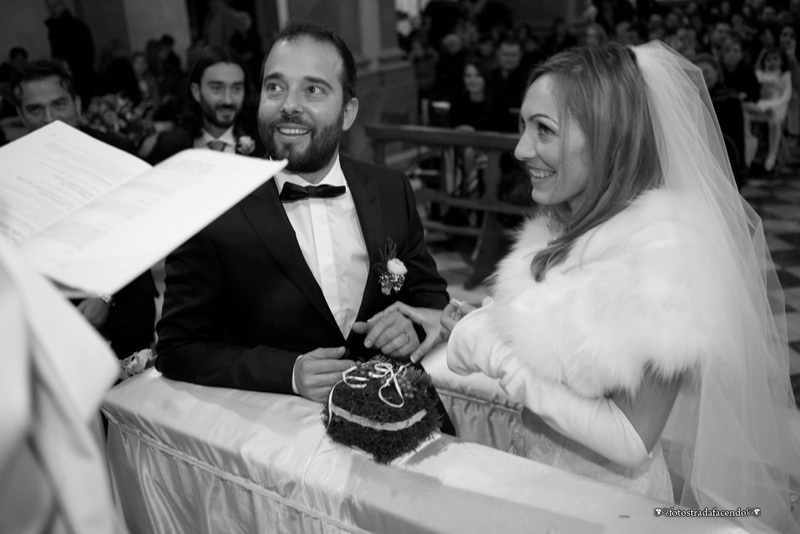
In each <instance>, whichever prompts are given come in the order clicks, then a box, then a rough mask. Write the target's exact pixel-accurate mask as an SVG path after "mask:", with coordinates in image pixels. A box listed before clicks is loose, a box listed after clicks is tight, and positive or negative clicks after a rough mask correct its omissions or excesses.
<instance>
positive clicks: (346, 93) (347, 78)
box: [261, 21, 356, 104]
mask: <svg viewBox="0 0 800 534" xmlns="http://www.w3.org/2000/svg"><path fill="white" fill-rule="evenodd" d="M298 37H309V38H311V39H313V40H315V41H319V42H321V43H328V44H330V45H332V46H333V47H334V48H335V49H336V52H338V54H339V57H341V58H342V65H343V68H342V74H341V76H340V78H339V82H340V83H341V84H342V92H343V98H344V103H345V104H347V103H348V102H349V101H350V100H351V99H352V98H355V97H356V61H355V59H354V58H353V53H352V52H350V49H349V48H348V47H347V44H346V43H345V42H344V41H343V40H342V38H341V37H339V36H338V35H336V33H334V32H333V30H331V29H329V28H327V27H325V26H323V25H321V24H317V23H315V22H309V21H301V22H291V23H289V24H288V25H287V26H286V27H284V28H283V29H282V30H281V32H280V33H279V34H278V35H277V37H275V43H279V42H281V41H291V40H293V39H296V38H298ZM273 46H275V45H274V44H273ZM267 55H269V53H267ZM264 64H265V65H266V58H265V59H264ZM261 70H262V73H261V78H262V79H263V78H264V73H263V70H264V67H263V65H262V68H261Z"/></svg>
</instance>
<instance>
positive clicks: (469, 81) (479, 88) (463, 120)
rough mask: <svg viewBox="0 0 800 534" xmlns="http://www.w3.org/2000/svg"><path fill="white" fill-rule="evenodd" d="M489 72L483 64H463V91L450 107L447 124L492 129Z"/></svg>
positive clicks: (472, 61) (475, 62)
mask: <svg viewBox="0 0 800 534" xmlns="http://www.w3.org/2000/svg"><path fill="white" fill-rule="evenodd" d="M491 79H492V78H491V71H489V70H488V69H487V68H486V66H485V64H483V63H481V62H480V61H476V60H474V59H467V61H466V63H465V64H464V71H463V83H464V90H463V91H462V92H461V94H459V95H458V96H457V97H456V98H455V99H454V100H453V102H452V104H451V105H450V111H449V115H448V117H449V120H448V122H449V124H450V126H451V127H453V128H457V127H459V126H469V127H471V128H473V129H475V130H490V129H492V126H493V124H492V121H493V116H492V104H491V102H492V98H491V90H490V86H489V84H490V83H491Z"/></svg>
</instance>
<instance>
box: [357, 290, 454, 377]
mask: <svg viewBox="0 0 800 534" xmlns="http://www.w3.org/2000/svg"><path fill="white" fill-rule="evenodd" d="M391 312H399V313H400V314H402V315H403V316H404V317H406V318H407V319H409V320H410V321H411V322H413V323H415V324H418V325H420V326H422V328H423V329H424V330H425V340H424V341H422V343H420V345H419V346H418V347H417V348H416V349H415V350H414V351H413V352H412V353H411V354H409V358H410V359H411V361H412V362H414V363H417V362H418V361H420V360H421V359H422V358H423V357H425V355H426V354H427V353H428V351H430V350H431V349H432V348H433V347H435V346H436V345H438V344H439V343H442V342H443V341H447V337H443V334H444V333H443V329H442V326H441V322H440V317H441V315H442V312H441V310H436V309H433V308H415V307H413V306H409V305H408V304H405V303H403V302H395V303H394V304H392V305H391V306H389V307H387V308H386V309H385V310H383V311H382V312H380V313H378V314H376V315H375V316H374V317H372V318H371V319H370V320H369V322H373V321H375V320H377V319H380V318H381V317H383V316H384V315H386V314H388V313H391ZM447 334H448V335H449V334H450V333H449V332H447Z"/></svg>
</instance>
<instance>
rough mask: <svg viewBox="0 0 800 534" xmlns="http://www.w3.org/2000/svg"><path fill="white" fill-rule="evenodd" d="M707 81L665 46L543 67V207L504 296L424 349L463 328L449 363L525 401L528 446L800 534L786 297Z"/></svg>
mask: <svg viewBox="0 0 800 534" xmlns="http://www.w3.org/2000/svg"><path fill="white" fill-rule="evenodd" d="M702 80H703V78H702V73H701V71H700V70H699V69H698V68H697V67H694V66H693V65H692V64H691V63H689V62H688V61H686V60H685V59H683V58H682V57H680V56H679V55H677V54H676V53H674V52H673V51H672V50H671V49H669V48H667V47H665V46H663V45H661V44H655V43H651V44H649V45H645V46H641V47H634V48H626V47H622V46H620V45H611V46H607V47H605V48H578V49H573V50H571V51H567V52H564V53H561V54H559V55H557V56H554V57H553V58H551V59H549V60H548V61H547V62H545V63H544V64H542V65H541V66H539V67H538V68H537V69H536V70H535V71H534V73H533V74H532V76H531V78H530V81H529V84H528V88H527V92H526V94H525V99H524V102H523V105H522V109H521V117H520V124H521V131H522V134H521V138H520V141H519V144H518V145H517V148H516V151H515V156H516V157H517V159H519V160H520V161H521V162H523V163H524V165H525V167H526V168H527V171H528V174H529V179H530V183H531V185H532V197H533V199H534V201H535V202H536V203H537V206H538V213H537V215H536V216H535V217H534V218H533V219H531V220H529V221H528V222H527V223H526V224H525V226H524V227H523V228H522V229H521V231H520V233H519V235H518V239H517V243H516V246H515V247H514V249H513V251H512V252H511V253H510V254H509V256H508V257H507V258H505V259H504V260H503V261H502V263H501V264H500V266H499V269H498V272H497V274H496V277H495V284H494V291H493V297H494V301H493V302H492V303H490V304H488V305H484V306H483V307H482V308H480V309H478V310H474V311H473V310H472V308H470V307H468V306H461V307H456V306H455V305H450V306H448V307H447V308H445V310H444V312H443V313H442V316H441V330H437V331H438V332H439V333H440V336H430V335H429V336H428V338H430V341H429V340H428V339H426V344H425V347H423V350H424V348H426V347H427V346H429V345H431V344H433V340H434V339H441V338H443V337H447V334H448V333H449V331H452V333H451V334H450V335H449V343H448V347H447V362H448V365H449V367H450V368H451V369H452V370H453V371H455V372H457V373H460V374H468V373H474V372H481V373H485V374H487V375H489V376H491V377H494V378H497V379H498V380H499V383H500V385H501V386H502V387H503V388H504V389H505V390H506V392H507V393H508V394H509V395H510V397H511V398H512V399H513V400H515V401H518V402H520V403H522V404H523V405H524V410H523V413H522V418H521V422H520V423H519V424H518V425H517V427H516V428H514V429H513V440H512V446H511V448H512V452H514V453H515V454H518V455H521V456H526V457H529V458H531V459H534V460H536V461H539V462H543V463H547V464H550V465H553V466H556V467H559V468H561V469H564V470H566V471H570V472H572V473H575V474H579V475H583V476H586V477H590V478H593V479H596V480H600V481H603V482H606V483H609V484H614V485H616V486H621V487H625V488H629V489H631V490H633V491H637V492H640V493H643V494H646V495H650V496H653V497H656V498H660V499H664V500H669V501H672V500H673V495H674V496H675V498H676V499H677V501H678V502H679V503H680V504H682V505H685V506H688V507H689V508H695V509H697V508H704V507H708V508H714V507H717V508H718V509H719V510H737V509H739V508H741V509H745V510H746V509H748V508H757V509H758V514H759V515H758V516H756V512H755V511H754V512H753V515H754V516H753V517H749V518H741V519H740V520H741V521H743V524H744V525H745V526H746V527H747V528H749V529H777V530H778V531H782V532H800V523H799V522H798V513H800V505H798V504H797V493H796V492H797V484H798V482H799V481H800V454H798V450H797V448H796V447H800V444H798V441H800V438H798V436H797V435H794V436H793V435H792V432H793V429H796V428H797V426H798V421H800V418H798V412H797V411H796V409H795V404H794V396H793V394H792V390H791V387H790V384H789V370H788V346H787V341H786V339H787V338H786V325H785V319H784V315H783V314H784V313H785V311H784V306H783V294H782V292H781V290H780V285H779V284H778V281H777V277H776V275H775V270H774V268H773V266H772V263H771V260H770V257H769V253H768V251H767V249H766V244H765V238H764V233H763V229H762V227H761V221H760V219H759V218H758V216H757V215H756V214H755V213H754V212H753V210H752V209H751V208H750V207H749V206H748V205H747V203H746V202H744V201H743V200H742V198H741V197H740V196H739V194H738V192H737V189H736V185H735V183H734V180H733V177H732V174H731V169H730V164H729V162H728V159H727V155H726V152H725V146H724V144H723V142H722V136H721V134H720V131H719V127H718V125H717V121H716V117H715V115H714V113H713V108H712V107H711V101H710V99H709V97H708V91H707V89H706V88H705V85H704V84H703V81H702ZM398 307H399V308H403V305H398ZM405 312H406V313H407V314H408V315H410V316H411V315H413V316H414V317H412V319H414V318H415V317H416V319H417V320H419V321H420V322H423V324H425V323H426V322H427V324H426V329H428V330H429V331H430V330H436V328H435V327H434V326H432V319H431V318H432V316H433V312H431V313H427V314H426V313H422V311H420V310H414V309H409V308H405ZM414 356H415V355H414ZM662 447H664V448H663V450H662ZM670 474H672V477H671V476H670ZM673 481H675V482H677V483H678V484H677V485H678V487H676V488H673V487H672V482H673ZM673 492H674V493H673ZM793 492H794V493H793Z"/></svg>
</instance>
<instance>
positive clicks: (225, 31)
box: [203, 0, 253, 47]
mask: <svg viewBox="0 0 800 534" xmlns="http://www.w3.org/2000/svg"><path fill="white" fill-rule="evenodd" d="M252 23H253V21H252V19H251V18H250V15H248V14H247V13H246V12H245V11H237V10H236V9H234V8H233V7H232V6H231V2H230V0H208V13H206V18H205V22H204V23H203V39H204V40H205V42H206V43H207V44H208V45H210V46H224V47H230V46H231V40H232V39H233V38H234V36H235V35H236V34H242V35H244V34H246V33H247V31H248V30H249V29H250V26H251V25H252Z"/></svg>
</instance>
